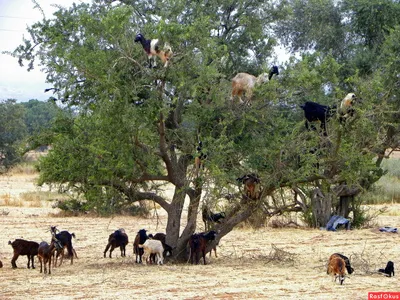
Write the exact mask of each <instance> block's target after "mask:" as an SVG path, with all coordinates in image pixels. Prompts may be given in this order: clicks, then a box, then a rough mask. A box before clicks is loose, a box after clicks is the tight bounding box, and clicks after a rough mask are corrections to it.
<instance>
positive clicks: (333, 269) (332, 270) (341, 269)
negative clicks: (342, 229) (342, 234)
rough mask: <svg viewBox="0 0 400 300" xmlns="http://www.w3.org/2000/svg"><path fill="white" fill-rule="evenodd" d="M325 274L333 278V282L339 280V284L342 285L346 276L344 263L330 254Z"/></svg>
mask: <svg viewBox="0 0 400 300" xmlns="http://www.w3.org/2000/svg"><path fill="white" fill-rule="evenodd" d="M326 273H327V274H331V275H333V276H335V282H336V279H337V278H339V282H340V284H343V281H344V278H345V275H346V262H345V261H344V259H343V258H341V257H340V256H338V255H336V254H332V255H331V257H330V258H329V261H328V269H327V271H326Z"/></svg>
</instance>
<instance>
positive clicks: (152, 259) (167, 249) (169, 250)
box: [150, 232, 173, 263]
mask: <svg viewBox="0 0 400 300" xmlns="http://www.w3.org/2000/svg"><path fill="white" fill-rule="evenodd" d="M166 238H167V236H166V234H165V233H162V232H159V233H156V234H155V235H153V237H151V239H153V240H158V241H160V242H161V244H162V245H163V248H164V252H163V255H164V257H166V256H171V255H172V250H173V249H172V247H171V246H169V245H167V244H166V243H165V240H166ZM150 262H151V263H156V255H155V254H151V255H150Z"/></svg>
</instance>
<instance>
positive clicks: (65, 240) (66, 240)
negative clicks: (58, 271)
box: [50, 226, 75, 265]
mask: <svg viewBox="0 0 400 300" xmlns="http://www.w3.org/2000/svg"><path fill="white" fill-rule="evenodd" d="M57 231H59V230H58V229H57V226H50V232H51V235H52V237H53V238H55V239H56V240H57V241H59V242H60V243H61V245H62V247H66V248H67V251H68V256H69V257H70V258H71V265H72V264H73V262H74V250H73V247H72V238H75V234H74V233H69V232H68V231H65V230H64V231H60V232H59V233H57ZM60 265H61V263H60Z"/></svg>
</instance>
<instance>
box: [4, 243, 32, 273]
mask: <svg viewBox="0 0 400 300" xmlns="http://www.w3.org/2000/svg"><path fill="white" fill-rule="evenodd" d="M8 244H9V245H11V247H12V248H13V250H14V256H13V258H12V259H11V265H12V268H13V269H16V268H17V264H16V261H17V259H18V257H19V256H20V255H26V256H28V269H30V263H31V262H32V269H34V268H35V264H34V257H35V255H37V254H38V248H39V244H38V243H36V242H32V241H26V240H23V239H16V240H15V241H14V242H11V241H9V242H8Z"/></svg>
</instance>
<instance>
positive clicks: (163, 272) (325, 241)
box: [0, 176, 400, 299]
mask: <svg viewBox="0 0 400 300" xmlns="http://www.w3.org/2000/svg"><path fill="white" fill-rule="evenodd" d="M28 177H29V176H28ZM33 180H34V179H33V178H30V177H29V178H27V177H22V176H21V178H16V177H14V176H13V178H10V177H0V199H1V197H2V195H3V196H4V194H8V195H12V197H18V195H19V193H23V192H25V191H27V190H29V189H34V190H35V189H36V187H35V186H34V184H33ZM54 212H56V211H55V210H54V209H52V208H51V205H44V206H43V207H39V208H37V207H9V206H0V232H1V234H0V260H1V261H2V262H3V264H4V266H3V268H2V269H0V278H1V279H2V280H1V281H0V299H26V298H28V297H30V298H33V299H367V297H368V292H371V291H397V292H400V279H399V278H400V277H399V275H397V273H396V276H395V277H391V278H388V277H384V276H382V275H380V274H378V273H377V272H376V270H377V269H378V268H384V267H385V265H386V262H387V261H388V260H392V261H394V263H395V268H396V267H397V266H398V263H399V254H400V242H399V241H400V240H399V239H400V237H399V235H398V234H392V233H381V232H379V230H378V228H379V226H386V225H388V226H394V227H398V228H400V205H392V206H391V207H390V210H388V211H387V212H386V213H385V215H382V216H380V217H379V218H378V219H377V224H376V226H375V227H374V228H371V229H363V230H351V231H338V232H327V231H321V230H317V229H307V228H297V229H296V228H281V229H272V228H269V227H267V228H263V229H259V230H253V229H250V228H241V229H236V230H234V231H232V232H231V233H229V234H228V235H227V236H225V237H224V238H223V239H222V240H221V242H220V245H219V247H218V257H217V258H215V257H214V255H213V256H212V257H211V258H210V257H209V256H208V257H207V262H208V264H207V265H205V266H204V265H189V264H173V263H171V262H168V261H167V262H166V263H165V265H163V266H156V265H150V266H146V265H139V264H136V263H135V259H134V255H133V248H132V241H133V239H134V236H135V233H136V232H137V231H138V230H139V229H141V228H146V229H147V230H148V231H149V232H151V233H155V232H163V230H164V228H165V224H166V219H165V216H163V215H161V216H162V217H161V219H160V220H158V222H157V220H156V219H155V218H148V219H144V218H136V217H121V216H118V217H114V218H96V217H89V216H85V217H67V218H61V217H56V216H54V215H53V213H54ZM49 213H50V214H49ZM50 225H57V226H58V227H59V228H60V229H61V230H68V231H70V232H74V233H75V235H76V239H74V240H73V245H74V248H75V250H76V252H77V254H78V257H79V258H78V259H76V260H74V264H73V265H71V264H70V262H69V261H64V263H63V265H62V266H61V267H58V268H55V269H52V274H51V275H43V274H41V273H39V263H38V260H37V259H35V263H36V267H37V268H36V269H27V265H26V264H27V258H26V256H21V257H19V259H18V260H17V265H18V269H15V270H13V269H12V268H11V263H10V261H11V258H12V248H11V246H10V245H8V241H9V240H12V241H13V240H14V239H16V238H23V239H27V240H33V241H37V242H40V241H42V240H44V241H47V242H49V241H50V233H49V231H48V229H49V226H50ZM121 227H122V228H125V230H126V232H127V234H128V236H129V239H130V241H131V242H130V243H129V246H128V248H127V257H121V256H120V253H119V250H115V251H114V252H113V258H111V259H110V258H103V251H104V248H105V246H106V244H107V238H108V235H109V234H110V233H111V232H113V231H114V230H115V229H117V228H121ZM198 228H199V230H202V229H203V228H202V225H200V223H199V227H198ZM334 252H340V253H343V254H345V255H347V256H349V257H350V258H351V261H352V266H353V268H354V269H355V273H353V274H352V275H350V276H348V277H347V278H346V280H345V282H344V284H343V285H342V286H341V285H339V284H338V283H337V282H336V283H335V282H334V281H333V278H332V277H331V276H329V275H327V274H326V262H327V260H328V258H329V256H330V254H332V253H334Z"/></svg>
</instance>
